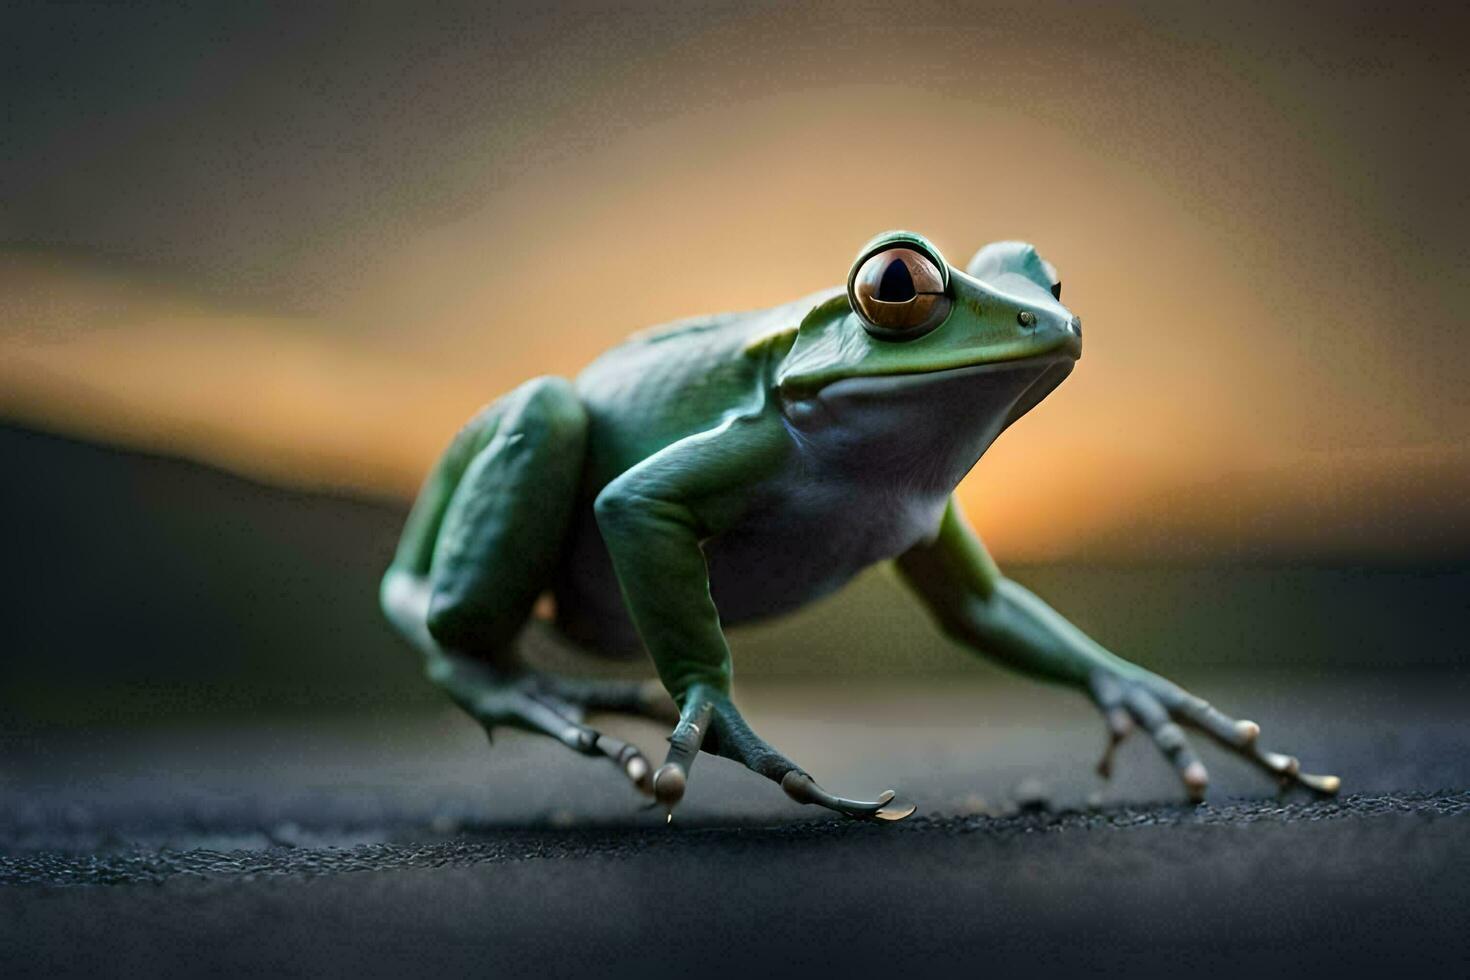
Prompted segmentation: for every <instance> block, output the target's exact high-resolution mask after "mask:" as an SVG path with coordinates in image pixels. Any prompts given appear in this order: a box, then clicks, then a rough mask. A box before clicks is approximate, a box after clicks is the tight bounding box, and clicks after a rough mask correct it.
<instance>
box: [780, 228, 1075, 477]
mask: <svg viewBox="0 0 1470 980" xmlns="http://www.w3.org/2000/svg"><path fill="white" fill-rule="evenodd" d="M1081 353H1082V324H1081V321H1080V320H1079V319H1078V318H1077V317H1076V316H1074V315H1073V314H1072V312H1071V311H1070V310H1068V309H1067V308H1066V307H1065V306H1063V305H1062V303H1061V281H1060V280H1059V279H1058V278H1057V274H1056V270H1055V269H1054V268H1053V267H1052V266H1051V264H1050V263H1049V262H1047V261H1045V260H1044V259H1042V258H1041V256H1040V255H1039V254H1037V251H1036V249H1035V248H1034V247H1033V246H1031V245H1027V244H1024V243H1022V242H996V243H993V244H991V245H987V246H985V247H984V248H982V249H981V250H980V251H979V252H977V253H976V255H975V257H974V258H973V259H971V260H970V264H969V266H967V267H966V269H965V270H963V271H961V270H960V269H957V268H954V267H952V266H951V265H949V263H948V262H946V261H945V259H944V256H943V255H942V254H941V253H940V251H939V249H938V248H936V247H935V246H934V244H933V243H931V242H930V241H929V240H928V239H926V238H924V237H923V236H922V235H917V234H914V233H913V232H907V231H890V232H886V233H884V234H882V235H879V236H878V237H876V238H874V239H873V240H871V241H870V242H868V244H866V245H865V246H863V248H862V250H861V251H860V252H858V256H857V259H856V260H855V261H854V262H853V264H852V268H851V271H850V272H849V273H848V277H847V289H846V291H845V292H843V293H841V294H837V295H833V296H831V297H830V298H828V299H827V300H826V301H824V302H822V303H820V304H818V305H817V306H816V307H815V308H813V309H812V310H811V311H810V312H809V313H807V315H806V316H805V318H804V319H803V320H802V322H801V325H800V326H799V327H798V329H797V332H796V337H795V340H794V342H793V344H792V346H791V348H790V350H789V352H788V353H787V354H786V356H785V357H784V358H783V359H782V362H781V365H780V368H779V369H778V371H777V375H776V380H777V383H778V385H779V388H780V392H781V395H782V401H783V403H784V405H785V408H786V413H787V415H788V417H789V418H790V419H791V421H792V422H793V423H794V424H795V425H796V426H797V427H798V428H799V429H804V430H811V431H812V432H813V434H814V435H815V434H816V432H818V431H821V432H824V433H826V434H827V435H828V436H829V437H833V436H835V437H838V439H839V441H840V442H842V443H844V444H847V445H849V446H851V445H855V444H857V443H863V444H865V445H867V447H868V448H867V450H865V452H866V454H867V455H869V456H872V455H873V454H874V453H878V454H879V455H881V451H880V449H879V444H891V445H893V446H905V445H906V446H910V447H917V446H918V445H919V444H921V443H924V444H926V443H929V442H933V441H934V439H925V438H924V437H925V436H926V435H930V434H932V435H933V436H934V437H935V439H938V440H939V441H945V440H946V439H949V440H950V441H954V440H953V439H951V438H950V437H952V436H955V435H956V434H957V433H958V434H962V435H963V438H959V439H958V442H959V443H961V444H962V445H960V446H957V447H956V450H955V453H953V454H951V453H948V452H946V453H944V454H942V455H945V456H949V455H954V456H955V457H956V460H955V461H954V462H952V463H951V464H948V465H946V466H945V467H944V468H945V469H946V470H948V469H950V468H952V467H953V466H959V465H963V469H961V470H960V472H959V476H962V475H963V473H964V471H965V470H968V469H969V467H970V466H972V465H973V464H974V462H975V460H976V459H978V458H979V455H980V453H981V452H983V451H984V449H985V447H986V446H988V445H989V444H990V442H991V440H993V439H994V438H995V436H996V435H998V434H999V433H1000V431H1001V430H1002V429H1004V428H1005V427H1006V426H1007V425H1009V424H1010V423H1012V422H1014V421H1015V420H1016V419H1018V418H1020V417H1021V416H1022V415H1023V414H1025V413H1026V412H1027V411H1029V410H1030V409H1031V408H1032V407H1034V406H1035V405H1036V404H1037V403H1039V402H1040V401H1041V400H1042V399H1043V398H1045V397H1046V395H1047V394H1049V393H1050V392H1051V391H1052V390H1053V389H1055V388H1056V386H1057V385H1059V384H1061V382H1062V381H1063V380H1064V379H1065V378H1066V376H1067V375H1068V374H1069V373H1070V372H1071V370H1072V366H1073V364H1074V363H1075V362H1076V360H1077V358H1078V357H1080V356H1081ZM972 450H973V456H970V457H969V459H968V461H967V462H964V461H962V460H959V457H963V456H966V455H968V454H969V453H970V452H971V451H972ZM955 480H956V482H957V481H958V476H955Z"/></svg>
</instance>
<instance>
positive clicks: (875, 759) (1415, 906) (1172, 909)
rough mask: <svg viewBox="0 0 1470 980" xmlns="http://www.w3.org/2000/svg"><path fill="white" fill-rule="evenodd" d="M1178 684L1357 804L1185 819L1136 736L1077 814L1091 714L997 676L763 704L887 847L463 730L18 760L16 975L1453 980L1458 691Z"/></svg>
mask: <svg viewBox="0 0 1470 980" xmlns="http://www.w3.org/2000/svg"><path fill="white" fill-rule="evenodd" d="M1192 683H1194V684H1195V686H1196V687H1197V688H1198V689H1200V690H1204V691H1206V692H1207V693H1209V694H1210V695H1212V696H1213V697H1215V698H1216V699H1217V701H1219V702H1220V703H1221V704H1224V705H1226V706H1244V705H1250V712H1251V714H1253V715H1254V717H1256V718H1257V719H1258V720H1260V721H1261V722H1262V723H1263V724H1264V726H1265V731H1266V737H1267V739H1268V741H1269V742H1270V744H1273V745H1275V746H1277V747H1280V748H1287V749H1290V750H1291V751H1294V752H1298V753H1300V754H1301V755H1302V756H1303V758H1304V760H1305V761H1306V762H1307V763H1308V765H1309V766H1312V767H1315V768H1317V769H1319V770H1321V769H1329V768H1330V769H1332V770H1335V771H1337V772H1338V773H1339V774H1340V775H1342V776H1343V779H1344V785H1345V790H1346V793H1345V795H1344V797H1343V798H1342V799H1340V800H1336V801H1315V802H1314V801H1311V800H1308V799H1305V798H1296V797H1293V798H1292V799H1290V800H1287V801H1282V800H1277V799H1275V798H1273V797H1272V796H1271V795H1270V792H1269V786H1268V785H1266V784H1264V783H1263V782H1262V781H1261V780H1259V779H1258V778H1257V777H1256V776H1255V774H1254V773H1252V772H1251V771H1249V770H1248V769H1246V768H1245V767H1244V766H1243V765H1242V764H1239V763H1236V762H1234V761H1233V760H1228V759H1225V758H1224V757H1223V756H1222V755H1221V754H1220V753H1210V755H1209V758H1210V761H1211V762H1212V763H1213V765H1212V769H1213V770H1214V774H1215V777H1216V784H1215V788H1214V791H1213V793H1212V802H1211V803H1210V804H1209V805H1207V806H1204V807H1199V808H1193V807H1188V806H1184V805H1181V804H1178V803H1175V802H1171V801H1173V800H1174V799H1176V798H1177V797H1176V795H1175V793H1174V790H1173V787H1172V785H1171V783H1170V781H1169V779H1170V777H1169V774H1168V773H1167V771H1166V770H1165V768H1164V766H1163V764H1162V763H1161V762H1160V761H1159V760H1158V759H1157V758H1155V757H1154V756H1153V755H1152V750H1151V749H1150V748H1149V747H1148V746H1146V745H1144V744H1142V743H1138V744H1130V745H1129V746H1128V747H1127V749H1126V751H1125V752H1124V754H1123V757H1122V759H1121V768H1122V771H1121V774H1120V776H1119V777H1118V778H1117V781H1116V782H1115V784H1114V786H1113V787H1112V788H1111V789H1110V791H1109V792H1110V796H1109V797H1108V798H1107V799H1106V800H1104V801H1102V803H1101V805H1100V806H1097V805H1096V804H1094V806H1089V805H1088V803H1087V798H1088V797H1089V795H1090V794H1092V793H1093V792H1095V791H1096V789H1097V788H1098V785H1099V784H1098V783H1097V781H1096V780H1095V779H1094V778H1093V777H1092V776H1091V775H1090V773H1089V765H1090V763H1091V762H1092V760H1093V758H1094V753H1095V752H1096V750H1097V749H1098V747H1099V743H1100V726H1099V724H1098V722H1097V721H1096V719H1095V718H1094V717H1092V716H1091V715H1090V714H1089V713H1088V712H1087V711H1086V710H1079V709H1082V706H1081V705H1080V704H1079V703H1077V702H1076V701H1074V700H1073V699H1072V698H1071V697H1070V696H1068V695H1065V694H1062V693H1059V692H1055V691H1050V690H1044V689H1041V688H1037V687H1034V686H1030V685H1026V684H1024V683H1022V682H1014V681H1009V680H1004V681H999V682H985V683H976V682H973V681H965V682H947V683H944V684H942V685H935V684H933V683H928V684H920V683H917V682H910V683H887V684H883V685H861V686H858V685H846V686H837V687H819V686H811V685H793V684H783V685H780V686H772V685H753V686H750V687H749V688H748V689H747V690H746V691H745V693H744V694H743V699H744V701H745V702H746V703H747V705H748V707H749V713H750V715H751V717H752V721H753V723H754V724H755V725H756V726H757V727H758V728H759V729H760V730H762V731H764V732H765V733H766V734H767V735H768V736H769V737H771V738H772V739H773V740H775V741H777V742H778V744H781V745H782V746H784V747H785V748H786V749H787V750H788V751H789V752H791V753H792V754H793V755H795V756H796V757H797V758H798V759H800V760H802V761H803V763H804V764H805V765H807V766H808V767H809V768H811V769H812V770H813V771H814V772H816V773H817V774H818V775H819V777H820V778H822V779H823V780H824V781H826V782H827V783H828V784H829V785H830V786H832V787H833V788H836V789H838V790H839V791H845V792H851V793H868V792H873V791H876V790H878V789H881V788H883V787H884V786H886V785H889V784H892V785H893V786H895V787H896V788H898V789H899V790H900V791H901V792H902V793H903V794H904V795H905V796H908V797H910V798H912V799H913V800H914V801H916V802H918V803H920V804H921V809H920V813H919V815H917V816H915V817H913V818H911V819H910V820H909V821H906V822H904V823H901V824H897V825H866V824H857V823H853V822H849V821H845V820H841V819H827V818H825V817H823V816H822V815H820V814H819V813H816V812H814V811H811V810H809V809H804V808H798V807H796V806H795V805H794V804H790V803H788V802H787V801H786V800H785V798H784V797H783V796H782V795H781V793H780V791H779V789H777V788H776V787H775V786H774V785H772V784H769V783H766V782H764V781H762V780H759V779H758V778H756V777H753V776H748V775H746V774H745V773H744V772H743V771H741V770H738V769H737V768H736V767H734V766H732V765H730V764H728V763H726V762H724V761H722V760H713V759H707V758H706V759H702V760H701V761H700V763H699V765H698V767H697V768H696V770H695V778H694V781H693V784H692V787H691V792H690V797H689V799H687V800H686V803H685V806H684V808H683V809H682V810H681V811H680V813H679V814H678V816H677V817H676V818H675V821H674V823H673V825H672V826H665V825H664V823H663V819H662V816H661V815H660V814H657V813H653V812H640V811H639V810H638V809H637V805H638V800H637V798H636V797H635V796H634V794H633V793H632V791H631V790H629V789H628V788H626V787H625V786H623V785H622V784H621V783H620V782H619V779H618V777H617V776H616V775H615V774H614V773H613V772H611V771H610V770H608V769H606V768H604V764H600V763H597V762H595V761H591V760H581V759H577V758H575V757H571V756H569V755H566V754H565V751H564V750H562V749H560V748H559V747H557V746H554V745H551V744H550V743H547V742H544V741H540V740H533V739H530V738H526V737H519V736H515V735H510V736H506V737H504V738H502V739H499V740H498V742H497V746H496V748H495V750H494V751H493V752H492V751H489V750H487V749H486V746H485V743H484V740H483V736H482V735H481V734H480V733H479V732H478V730H477V729H476V728H475V727H474V726H473V725H471V724H470V723H468V722H465V721H463V720H461V719H460V718H458V717H457V716H455V715H453V714H451V713H449V712H442V713H437V714H430V715H412V716H402V717H386V718H383V719H381V720H377V721H367V720H364V719H361V718H354V719H348V720H345V721H338V722H335V723H334V722H331V721H329V720H325V719H321V718H318V719H316V720H313V721H300V720H298V721H294V722H290V723H284V722H283V723H279V724H257V725H253V726H249V727H243V728H237V729H229V730H207V729H198V728H193V727H174V728H164V729H155V730H150V731H143V732H137V731H134V732H131V733H129V732H125V731H124V732H100V731H99V732H92V733H89V734H87V735H73V736H70V737H66V738H63V737H58V736H54V735H53V736H49V737H44V738H40V737H38V738H31V739H17V740H14V741H13V742H12V743H11V744H10V745H9V746H8V751H7V753H6V755H7V759H6V762H5V765H4V769H5V773H6V781H5V783H4V787H5V799H6V805H5V806H4V808H3V810H4V813H3V816H0V843H3V851H4V857H3V858H0V882H4V883H6V885H7V886H6V887H0V921H3V922H4V923H6V938H5V939H4V941H3V943H0V975H6V976H15V975H56V974H75V973H93V972H103V973H109V974H112V973H147V974H158V973H162V974H176V973H189V974H198V973H222V974H227V975H233V974H238V973H241V972H246V971H249V972H259V973H266V974H272V975H274V974H319V973H333V974H338V973H340V974H347V973H367V974H373V975H389V974H403V973H408V972H413V973H415V974H418V973H434V972H438V973H448V974H460V973H467V972H471V971H473V972H476V973H480V974H487V973H488V974H490V975H498V974H500V973H507V974H509V973H516V974H519V973H523V972H530V971H538V972H542V973H545V974H548V975H553V976H567V975H574V974H580V975H593V976H600V975H609V974H613V975H630V976H631V975H646V976H689V975H693V974H696V973H698V974H702V975H715V976H725V975H736V974H744V975H759V974H765V973H772V972H775V973H777V974H778V975H782V972H783V969H784V968H787V967H790V968H794V969H795V970H796V971H797V972H798V973H809V972H814V971H822V970H828V969H842V970H843V971H844V972H848V971H860V972H862V973H865V974H866V973H871V974H875V975H890V974H902V975H921V976H922V975H932V974H938V973H945V974H947V973H952V972H962V973H963V974H965V975H980V974H989V973H992V972H997V971H1004V972H1005V973H1007V974H1010V973H1015V972H1018V971H1019V972H1020V973H1021V974H1023V975H1057V974H1070V973H1074V972H1088V973H1094V974H1098V975H1113V974H1123V973H1127V974H1129V975H1137V974H1138V973H1139V972H1140V971H1142V972H1144V973H1162V972H1172V971H1176V970H1177V971H1179V972H1201V973H1203V974H1204V975H1215V974H1224V973H1227V972H1228V973H1230V974H1232V975H1248V976H1249V975H1271V976H1274V975H1293V976H1299V975H1316V974H1328V973H1339V972H1341V971H1342V970H1344V969H1346V968H1350V967H1357V968H1359V969H1363V970H1373V971H1384V972H1393V973H1395V974H1404V975H1415V976H1417V975H1431V974H1432V975H1443V976H1463V975H1465V971H1466V969H1467V968H1470V938H1467V936H1466V930H1465V926H1466V924H1467V919H1466V911H1465V910H1466V907H1467V901H1470V834H1467V831H1470V725H1467V724H1466V714H1465V704H1466V695H1467V693H1470V684H1467V681H1466V678H1465V677H1464V675H1430V676H1422V675H1421V676H1412V675H1367V676H1364V675H1356V676H1351V677H1341V676H1339V677H1332V676H1317V677H1304V676H1286V675H1281V674H1275V675H1273V674H1269V673H1268V674H1264V675H1262V676H1260V677H1243V676H1230V677H1223V676H1213V677H1208V676H1207V677H1200V678H1195V679H1192ZM622 730H624V731H625V732H627V733H632V734H635V735H637V736H638V737H639V739H640V741H641V742H642V743H643V744H644V745H645V747H647V748H654V747H656V746H657V740H658V732H657V731H656V730H654V729H652V728H648V727H642V726H641V723H631V727H630V725H629V723H624V724H623V725H622ZM1028 780H1039V781H1040V782H1041V784H1042V787H1043V789H1042V790H1041V791H1040V792H1039V791H1038V789H1037V788H1036V787H1034V786H1032V787H1027V786H1025V785H1024V784H1025V783H1027V781H1028ZM1018 794H1019V795H1020V796H1022V797H1032V796H1036V795H1045V796H1046V797H1047V798H1048V799H1049V801H1050V802H1049V803H1048V804H1047V809H1045V810H1041V811H1030V812H1018V810H1017V806H1016V797H1017V796H1018Z"/></svg>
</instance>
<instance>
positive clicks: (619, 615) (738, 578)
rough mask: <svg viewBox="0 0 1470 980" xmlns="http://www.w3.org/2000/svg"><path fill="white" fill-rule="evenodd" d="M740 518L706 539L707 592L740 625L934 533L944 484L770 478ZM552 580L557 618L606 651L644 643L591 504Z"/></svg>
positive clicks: (812, 595) (723, 616) (791, 606)
mask: <svg viewBox="0 0 1470 980" xmlns="http://www.w3.org/2000/svg"><path fill="white" fill-rule="evenodd" d="M764 489H765V492H763V493H761V494H760V495H759V497H760V500H761V503H759V504H757V505H756V506H754V507H752V509H751V511H749V512H747V514H746V515H745V517H744V519H743V520H742V521H741V522H740V523H739V524H737V525H736V527H734V528H732V529H731V530H729V531H727V532H725V533H724V534H722V535H720V536H719V537H717V538H714V539H711V540H710V541H707V542H706V543H705V555H706V558H707V560H708V563H709V574H710V593H711V595H712V596H713V598H714V600H715V606H716V608H718V609H719V612H720V620H721V622H722V623H724V624H725V625H726V626H734V625H737V624H740V623H746V622H751V621H753V620H759V619H765V618H768V617H771V616H778V615H781V614H782V613H787V612H791V611H793V610H795V609H798V608H800V607H801V606H803V605H805V604H807V603H808V602H811V601H813V600H814V599H818V598H820V597H822V596H824V595H827V594H828V593H830V592H833V591H834V590H836V589H838V588H840V587H841V586H842V585H844V584H845V583H846V582H847V581H848V580H850V579H851V578H852V577H853V576H854V575H856V574H857V573H858V572H860V571H862V570H863V569H865V568H867V567H868V566H870V565H872V564H874V563H876V562H879V561H883V560H885V559H888V558H892V557H894V556H896V555H899V554H902V553H903V552H904V551H907V550H908V549H909V548H911V547H913V546H914V545H915V544H917V543H918V542H919V541H921V540H923V539H925V538H927V537H930V536H932V535H933V534H934V532H935V530H936V529H937V528H938V526H939V521H940V518H941V517H942V516H943V513H944V507H945V503H946V502H947V500H948V494H945V493H935V494H932V495H930V494H922V495H919V494H914V493H913V491H912V490H911V489H910V490H909V491H908V492H906V493H904V494H903V495H899V494H896V493H894V492H891V491H884V490H880V489H875V488H874V487H871V486H864V485H861V484H858V483H855V482H851V481H847V480H842V479H825V480H823V479H819V480H810V479H807V480H802V481H800V482H799V483H793V485H790V486H773V487H766V488H764ZM568 559H569V560H568V561H567V563H566V565H565V566H564V567H565V572H564V574H563V575H562V577H561V578H560V579H559V580H558V583H557V586H556V590H555V591H556V599H557V625H558V627H559V628H560V629H561V630H562V631H563V632H564V633H566V635H567V636H568V637H569V638H571V639H573V640H574V641H576V642H578V643H580V644H582V645H584V646H588V647H591V648H593V649H596V650H600V651H603V652H606V653H625V652H631V651H635V650H637V649H639V648H640V646H641V644H640V643H639V640H638V636H637V634H636V632H635V631H634V630H633V625H632V622H631V621H630V620H629V619H628V615H627V610H626V608H625V607H624V605H623V602H622V595H621V592H620V591H619V587H618V582H617V578H616V576H615V575H614V574H613V570H612V562H611V560H610V559H609V558H608V555H607V550H606V548H605V547H604V545H603V543H602V536H601V534H600V533H599V532H598V530H597V526H596V521H595V519H594V518H593V517H592V515H591V513H590V511H589V512H588V513H586V514H585V515H583V518H582V519H581V520H580V521H579V522H578V525H577V529H576V530H575V531H574V534H573V540H572V542H571V544H570V547H569V551H568Z"/></svg>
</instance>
